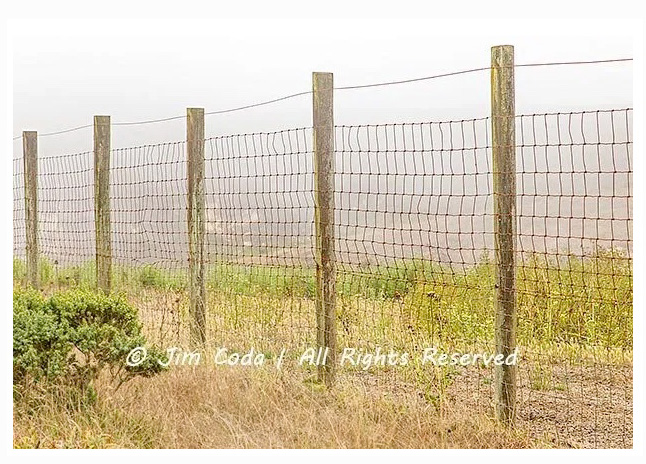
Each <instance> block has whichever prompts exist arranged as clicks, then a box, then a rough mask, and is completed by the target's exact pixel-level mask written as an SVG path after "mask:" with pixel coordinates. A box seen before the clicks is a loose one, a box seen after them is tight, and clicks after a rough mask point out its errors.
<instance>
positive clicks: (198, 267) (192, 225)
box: [186, 108, 206, 346]
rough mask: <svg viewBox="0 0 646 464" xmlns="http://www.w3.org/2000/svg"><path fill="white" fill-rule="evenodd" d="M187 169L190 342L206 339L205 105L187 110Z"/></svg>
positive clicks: (200, 341)
mask: <svg viewBox="0 0 646 464" xmlns="http://www.w3.org/2000/svg"><path fill="white" fill-rule="evenodd" d="M186 151H187V156H186V159H187V172H188V265H189V275H190V306H189V314H190V318H191V343H192V344H193V345H194V346H199V345H202V344H204V343H205V341H206V288H205V283H204V230H205V224H204V108H188V109H187V110H186Z"/></svg>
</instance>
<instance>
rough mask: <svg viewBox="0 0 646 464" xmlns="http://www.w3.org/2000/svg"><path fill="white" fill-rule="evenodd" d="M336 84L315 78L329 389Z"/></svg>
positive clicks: (320, 276) (321, 326) (321, 303)
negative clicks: (334, 88)
mask: <svg viewBox="0 0 646 464" xmlns="http://www.w3.org/2000/svg"><path fill="white" fill-rule="evenodd" d="M333 81H334V79H333V75H332V73H319V72H315V73H313V75H312V90H313V122H314V130H313V136H314V223H315V229H316V320H317V343H318V346H319V348H320V349H323V350H324V352H326V353H327V357H326V358H324V359H326V362H325V363H323V364H321V365H319V366H318V377H319V380H320V381H322V382H324V383H325V384H326V385H328V386H330V385H332V383H333V382H334V376H335V371H336V261H335V255H334V111H333V94H334V92H333V87H334V85H333V84H334V82H333Z"/></svg>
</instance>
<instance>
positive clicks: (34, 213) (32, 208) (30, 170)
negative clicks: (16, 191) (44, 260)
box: [22, 131, 39, 288]
mask: <svg viewBox="0 0 646 464" xmlns="http://www.w3.org/2000/svg"><path fill="white" fill-rule="evenodd" d="M22 157H23V163H24V174H23V175H24V184H25V186H24V187H25V241H26V244H25V248H26V253H27V257H26V258H27V282H28V283H29V284H30V285H31V286H32V287H34V288H38V283H39V282H38V281H39V275H38V274H39V272H38V132H36V131H24V132H23V133H22Z"/></svg>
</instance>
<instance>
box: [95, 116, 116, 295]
mask: <svg viewBox="0 0 646 464" xmlns="http://www.w3.org/2000/svg"><path fill="white" fill-rule="evenodd" d="M94 223H95V229H96V284H97V287H98V288H99V290H102V291H104V292H106V293H109V292H110V290H111V286H112V232H111V226H110V116H94Z"/></svg>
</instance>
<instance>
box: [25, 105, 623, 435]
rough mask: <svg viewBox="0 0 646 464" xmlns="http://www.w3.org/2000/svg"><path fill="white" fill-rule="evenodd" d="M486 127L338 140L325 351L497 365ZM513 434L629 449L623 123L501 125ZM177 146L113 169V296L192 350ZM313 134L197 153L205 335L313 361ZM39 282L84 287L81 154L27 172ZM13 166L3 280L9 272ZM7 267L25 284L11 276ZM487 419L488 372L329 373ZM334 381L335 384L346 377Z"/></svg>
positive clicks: (581, 118)
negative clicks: (511, 300)
mask: <svg viewBox="0 0 646 464" xmlns="http://www.w3.org/2000/svg"><path fill="white" fill-rule="evenodd" d="M490 127H491V120H490V118H479V119H469V120H456V121H438V122H419V123H405V124H402V123H394V124H380V125H344V126H337V127H336V128H335V152H336V179H335V182H336V192H335V202H336V210H335V211H336V212H335V214H336V219H335V220H336V259H337V266H338V276H337V295H338V300H337V330H338V334H339V346H340V347H357V348H358V349H362V350H364V351H365V352H370V351H371V350H372V351H373V352H374V350H375V349H377V348H380V349H382V350H383V351H384V352H388V351H389V350H391V349H392V350H399V351H404V350H406V351H411V352H417V353H419V350H421V349H423V348H424V347H428V346H434V347H437V348H438V350H439V351H441V352H447V353H451V352H462V353H470V352H473V353H479V352H494V349H495V345H494V322H493V309H492V308H493V300H494V264H493V244H494V236H493V219H494V215H493V184H492V175H493V172H492V162H491V156H492V147H491V135H490ZM516 142H517V151H516V153H517V200H516V207H517V216H518V218H517V221H518V222H517V227H518V240H517V247H518V250H517V260H518V261H517V271H516V275H517V288H516V293H517V312H518V330H517V332H518V345H519V351H520V355H521V359H520V360H519V362H518V366H519V367H518V369H519V379H518V382H519V409H518V420H519V422H521V423H522V424H524V425H525V426H527V427H528V428H529V429H530V430H531V431H532V433H534V434H535V435H536V436H538V437H543V436H545V437H549V438H546V439H549V440H554V443H555V444H556V445H558V446H586V447H608V446H610V447H615V446H618V447H630V446H632V214H633V212H632V109H613V110H599V111H583V112H568V113H543V114H531V115H520V116H517V117H516ZM185 145H186V144H185V142H175V143H163V144H157V145H147V146H139V147H131V148H124V149H115V150H112V154H111V164H112V166H111V192H110V194H111V215H112V216H111V220H112V236H113V260H114V263H115V266H114V276H113V278H114V282H115V289H117V290H119V291H124V292H126V294H127V295H128V297H129V298H130V299H131V301H132V302H133V304H135V305H136V307H137V308H138V309H139V311H140V313H141V316H142V319H143V320H144V324H145V327H146V330H147V331H148V334H149V335H150V336H151V337H153V338H154V339H155V340H157V341H159V342H160V343H166V344H168V343H184V342H186V341H187V340H188V314H187V313H188V291H187V272H186V271H187V265H188V262H187V255H188V239H187V225H186V221H187V213H186V205H187V190H186V188H187V187H186V184H187V174H186V146H185ZM312 161H313V153H312V129H311V128H297V129H289V130H282V131H277V132H265V133H252V134H237V135H231V136H222V137H213V138H207V139H206V140H205V166H206V171H205V183H204V186H205V218H206V224H205V230H206V236H205V244H206V250H205V251H206V264H207V315H208V316H207V317H208V322H207V323H208V327H207V330H208V334H209V337H210V339H211V342H212V343H215V344H217V345H218V346H228V347H230V348H232V349H244V348H245V347H248V346H254V347H256V348H257V349H259V350H263V351H265V352H267V353H274V354H275V353H277V352H278V350H280V349H281V348H282V347H292V348H295V349H296V348H302V347H308V346H314V345H315V343H316V316H315V302H314V297H315V264H314V241H313V235H314V195H313V189H314V179H313V162H312ZM38 166H39V173H38V179H39V188H38V195H39V198H38V200H39V203H38V204H39V224H40V226H39V227H40V230H39V240H40V254H41V256H42V263H41V280H42V281H43V282H44V284H45V287H47V288H50V289H51V288H61V287H65V286H70V285H81V286H83V285H85V286H93V285H94V280H93V279H94V271H93V269H94V265H95V264H94V253H95V251H94V249H95V238H94V202H93V196H94V189H93V158H92V153H91V152H85V153H79V154H72V155H64V156H49V157H43V158H40V159H39V165H38ZM22 178H23V168H22V159H21V158H17V159H14V255H15V258H16V259H15V262H14V277H15V278H16V279H17V280H20V278H21V269H24V264H23V261H22V260H23V259H24V253H25V252H24V248H25V241H24V228H25V224H24V191H23V189H24V187H23V180H22ZM21 266H22V268H21ZM343 372H345V373H346V374H347V375H355V376H360V378H362V379H364V381H365V382H367V383H374V384H377V385H379V388H381V389H387V390H388V391H391V392H396V391H398V390H399V389H413V390H416V391H418V392H419V395H420V396H421V397H422V398H423V399H424V400H426V401H429V403H431V404H437V402H438V401H441V400H444V399H445V398H451V399H453V400H455V401H460V402H464V403H467V404H468V405H470V406H471V407H472V408H473V409H474V410H484V411H489V410H490V409H491V398H492V389H493V373H492V369H491V368H484V367H482V368H477V367H467V368H461V367H446V368H421V367H420V366H419V365H416V364H415V363H411V365H409V366H408V367H407V368H406V369H401V368H395V367H394V368H388V367H385V368H373V369H369V370H366V371H364V370H363V369H361V367H357V368H356V369H350V368H348V369H345V370H344V371H343ZM346 374H344V375H346Z"/></svg>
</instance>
